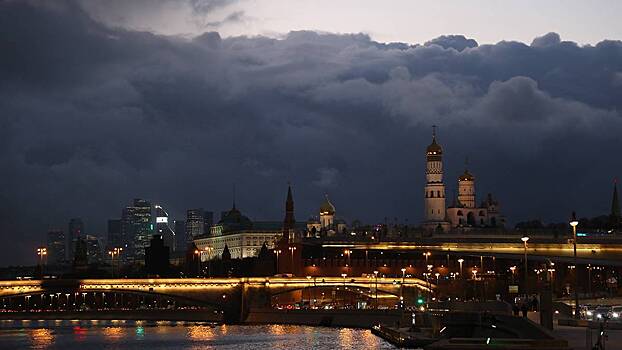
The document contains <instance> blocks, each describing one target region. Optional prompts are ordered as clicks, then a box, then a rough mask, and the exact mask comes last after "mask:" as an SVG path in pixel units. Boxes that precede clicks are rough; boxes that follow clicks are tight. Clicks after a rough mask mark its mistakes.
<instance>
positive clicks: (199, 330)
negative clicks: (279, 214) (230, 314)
mask: <svg viewBox="0 0 622 350" xmlns="http://www.w3.org/2000/svg"><path fill="white" fill-rule="evenodd" d="M0 349H13V350H17V349H62V350H73V349H149V350H156V349H196V350H199V349H252V350H259V349H286V350H296V349H394V347H393V346H391V345H390V344H389V343H387V342H385V341H384V340H382V339H380V338H378V337H376V336H374V335H373V334H371V331H369V330H364V329H347V328H326V327H307V326H287V325H257V326H229V325H210V324H200V323H192V322H168V321H166V322H140V321H137V322H133V321H77V320H76V321H43V320H41V321H0Z"/></svg>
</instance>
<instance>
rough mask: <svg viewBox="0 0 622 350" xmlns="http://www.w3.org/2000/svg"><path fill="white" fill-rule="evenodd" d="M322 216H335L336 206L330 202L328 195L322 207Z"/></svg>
mask: <svg viewBox="0 0 622 350" xmlns="http://www.w3.org/2000/svg"><path fill="white" fill-rule="evenodd" d="M320 214H324V215H335V206H334V205H333V204H332V203H331V202H330V201H329V200H328V195H327V196H326V199H324V203H322V205H321V206H320Z"/></svg>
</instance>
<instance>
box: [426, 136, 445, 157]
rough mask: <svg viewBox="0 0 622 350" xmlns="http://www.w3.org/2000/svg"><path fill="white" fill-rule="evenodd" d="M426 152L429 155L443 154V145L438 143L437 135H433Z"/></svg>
mask: <svg viewBox="0 0 622 350" xmlns="http://www.w3.org/2000/svg"><path fill="white" fill-rule="evenodd" d="M426 153H427V154H428V155H429V156H431V155H435V156H440V155H441V154H443V148H442V147H441V145H439V144H438V143H436V137H432V143H431V144H430V145H429V146H428V148H427V149H426Z"/></svg>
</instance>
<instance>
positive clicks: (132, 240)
mask: <svg viewBox="0 0 622 350" xmlns="http://www.w3.org/2000/svg"><path fill="white" fill-rule="evenodd" d="M153 226H154V225H153V222H152V221H151V203H149V202H148V201H146V200H144V199H134V201H133V202H132V205H130V206H128V207H126V208H125V209H123V213H122V215H121V236H122V237H123V241H124V242H123V243H124V248H123V249H124V254H125V257H126V259H127V260H128V261H133V262H144V258H145V247H147V246H148V245H149V240H150V239H151V235H152V234H153V231H154V227H153Z"/></svg>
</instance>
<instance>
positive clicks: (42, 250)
mask: <svg viewBox="0 0 622 350" xmlns="http://www.w3.org/2000/svg"><path fill="white" fill-rule="evenodd" d="M47 254H48V250H47V248H43V247H41V248H37V256H39V265H41V267H43V258H44V257H45V256H46V255H47Z"/></svg>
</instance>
